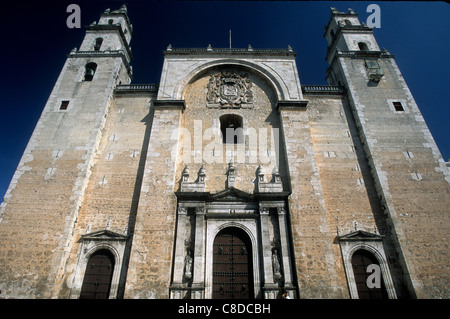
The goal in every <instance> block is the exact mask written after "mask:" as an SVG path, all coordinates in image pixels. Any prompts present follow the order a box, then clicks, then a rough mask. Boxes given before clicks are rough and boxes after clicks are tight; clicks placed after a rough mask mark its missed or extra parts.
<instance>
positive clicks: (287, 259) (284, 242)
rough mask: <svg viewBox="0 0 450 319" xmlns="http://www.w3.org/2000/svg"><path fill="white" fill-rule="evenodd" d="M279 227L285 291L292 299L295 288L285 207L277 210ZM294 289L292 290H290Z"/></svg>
mask: <svg viewBox="0 0 450 319" xmlns="http://www.w3.org/2000/svg"><path fill="white" fill-rule="evenodd" d="M277 213H278V226H279V228H280V244H281V263H282V267H283V276H284V289H285V290H286V291H287V292H288V294H289V296H290V297H291V298H295V297H296V296H295V287H294V285H293V284H292V267H291V252H290V248H289V231H288V223H287V216H286V210H285V209H284V207H278V208H277ZM290 288H292V290H290Z"/></svg>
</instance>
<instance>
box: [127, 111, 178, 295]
mask: <svg viewBox="0 0 450 319" xmlns="http://www.w3.org/2000/svg"><path fill="white" fill-rule="evenodd" d="M181 112H182V111H181V110H180V109H171V108H157V109H155V111H154V117H153V124H152V131H151V135H150V141H149V144H148V152H147V156H146V162H145V170H144V174H143V181H142V188H141V194H140V199H139V207H138V211H137V216H136V226H135V229H134V234H133V242H132V251H131V256H130V265H129V269H128V275H127V285H126V287H125V298H168V297H169V285H170V275H171V269H172V253H173V245H174V232H175V222H176V206H177V203H176V198H175V194H174V186H175V178H176V177H175V161H173V160H172V154H171V151H172V150H173V149H177V144H178V136H177V135H175V137H174V132H177V131H178V128H179V126H180V120H181Z"/></svg>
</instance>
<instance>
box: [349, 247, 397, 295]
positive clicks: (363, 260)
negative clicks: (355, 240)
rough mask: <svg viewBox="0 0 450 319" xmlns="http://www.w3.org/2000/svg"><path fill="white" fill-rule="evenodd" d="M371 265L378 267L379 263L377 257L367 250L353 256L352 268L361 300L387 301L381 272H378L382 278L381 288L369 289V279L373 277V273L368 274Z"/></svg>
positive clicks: (356, 252) (380, 281)
mask: <svg viewBox="0 0 450 319" xmlns="http://www.w3.org/2000/svg"><path fill="white" fill-rule="evenodd" d="M369 265H378V266H379V262H378V260H377V259H376V258H375V256H374V255H373V254H372V253H370V252H369V251H367V250H364V249H359V250H357V251H355V253H354V254H353V256H352V268H353V274H354V277H355V282H356V288H357V290H358V297H359V299H387V298H388V294H387V292H386V288H385V286H384V280H383V278H382V274H381V271H379V272H378V274H379V276H380V278H379V280H378V281H379V283H380V286H379V287H378V288H377V287H373V288H369V286H368V285H367V278H368V277H369V276H371V274H372V272H368V271H367V269H368V267H369Z"/></svg>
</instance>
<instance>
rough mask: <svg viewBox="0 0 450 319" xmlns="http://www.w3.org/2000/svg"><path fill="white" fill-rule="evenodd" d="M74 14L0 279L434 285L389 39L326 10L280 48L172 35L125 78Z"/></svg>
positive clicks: (8, 204) (410, 128)
mask: <svg viewBox="0 0 450 319" xmlns="http://www.w3.org/2000/svg"><path fill="white" fill-rule="evenodd" d="M132 34H133V29H132V25H131V23H130V21H129V18H128V15H127V9H126V7H125V6H122V7H121V8H120V9H119V10H114V11H111V10H109V9H108V10H106V11H105V12H104V13H103V14H102V15H101V16H100V19H99V20H98V22H97V23H93V24H91V25H90V26H87V27H86V35H85V37H84V40H83V41H82V43H81V46H80V48H79V49H77V48H75V49H73V50H72V51H71V52H70V53H69V54H68V56H67V60H66V62H65V64H64V66H63V69H62V71H61V73H60V75H59V77H58V79H57V82H56V84H55V86H54V88H53V91H52V92H51V95H50V97H49V99H48V102H47V104H46V105H45V108H44V110H43V113H42V115H41V118H40V119H39V121H38V123H37V126H36V128H35V131H34V132H33V135H32V137H31V139H30V141H29V143H28V146H27V148H26V150H25V152H24V155H23V157H22V159H21V161H20V163H19V166H18V168H17V171H16V173H15V175H14V177H13V179H12V181H11V184H10V187H9V189H8V191H7V194H6V196H5V200H4V202H3V203H2V204H1V206H0V234H1V236H0V278H1V280H0V290H1V295H0V297H2V298H110V299H114V298H139V299H143V298H173V299H181V298H185V299H221V298H227V299H230V298H231V299H234V298H239V299H275V298H280V297H281V296H282V295H283V294H287V295H289V297H290V298H292V299H295V298H392V299H394V298H448V297H450V295H449V291H448V285H449V277H450V276H449V248H448V240H447V238H446V237H447V235H448V234H449V227H450V219H449V217H450V210H449V207H450V196H449V195H450V192H449V190H450V188H449V183H450V176H449V171H448V168H447V166H446V163H445V162H444V160H443V159H442V156H441V154H440V152H439V150H438V148H437V146H436V143H435V142H434V140H433V137H432V136H431V134H430V132H429V130H428V128H427V126H426V123H425V121H424V119H423V117H422V115H421V113H420V111H419V108H418V106H417V105H416V103H415V101H414V98H413V96H412V94H411V92H410V91H409V89H408V86H407V85H406V83H405V81H404V79H403V77H402V75H401V73H400V70H399V69H398V67H397V65H396V63H395V59H394V56H393V55H391V54H390V53H389V52H388V51H386V50H384V49H383V50H381V49H380V48H379V47H378V44H377V42H376V40H375V38H374V36H373V32H372V29H371V28H369V27H367V26H366V25H365V24H363V23H361V22H360V21H359V20H358V16H357V14H356V13H355V12H353V11H352V10H349V11H348V12H339V11H337V10H336V9H334V8H332V9H331V15H330V20H329V21H328V25H327V26H326V28H325V32H324V37H325V39H326V41H327V43H328V49H327V52H326V58H327V61H328V64H329V68H328V70H327V72H326V78H327V81H328V83H329V85H327V86H303V85H301V83H300V79H299V76H298V72H297V66H296V61H295V57H296V52H295V51H293V50H292V48H290V47H288V48H287V49H254V48H252V47H250V46H249V47H248V48H245V49H218V48H212V47H210V46H209V47H207V48H202V49H189V48H185V49H183V48H172V47H171V46H169V47H168V48H167V49H166V50H165V51H164V52H163V54H164V63H163V67H162V72H161V79H160V83H159V84H142V85H140V84H132V83H131V77H132V68H131V66H130V62H131V60H132V53H131V50H130V46H129V43H130V40H131V37H132Z"/></svg>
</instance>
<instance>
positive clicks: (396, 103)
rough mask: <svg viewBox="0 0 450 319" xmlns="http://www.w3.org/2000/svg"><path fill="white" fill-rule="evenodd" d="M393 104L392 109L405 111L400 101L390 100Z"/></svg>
mask: <svg viewBox="0 0 450 319" xmlns="http://www.w3.org/2000/svg"><path fill="white" fill-rule="evenodd" d="M392 104H393V105H394V109H395V111H396V112H405V109H404V108H403V105H402V103H401V102H392Z"/></svg>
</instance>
